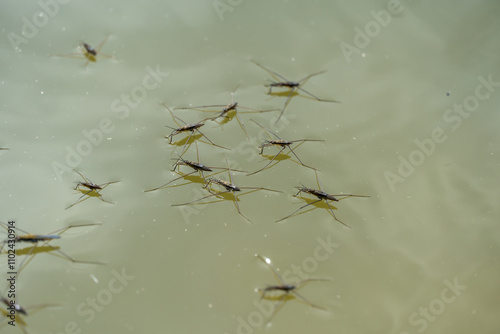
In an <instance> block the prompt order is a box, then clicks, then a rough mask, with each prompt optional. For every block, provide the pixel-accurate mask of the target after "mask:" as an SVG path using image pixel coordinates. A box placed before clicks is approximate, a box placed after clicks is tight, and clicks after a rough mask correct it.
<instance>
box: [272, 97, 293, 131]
mask: <svg viewBox="0 0 500 334" xmlns="http://www.w3.org/2000/svg"><path fill="white" fill-rule="evenodd" d="M294 91H295V88H291V89H290V94H288V97H287V98H286V101H285V104H284V105H283V109H281V113H280V115H279V116H278V119H277V120H276V122H274V124H278V122H279V120H280V119H281V116H283V113H284V112H285V108H286V107H287V106H288V104H289V103H290V101H291V100H292V95H293V92H294Z"/></svg>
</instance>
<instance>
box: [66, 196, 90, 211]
mask: <svg viewBox="0 0 500 334" xmlns="http://www.w3.org/2000/svg"><path fill="white" fill-rule="evenodd" d="M80 198H81V197H80ZM89 198H90V196H87V197H85V198H84V199H80V200H78V201H76V202H75V203H73V204H71V205H70V206H68V207H67V208H66V209H65V210H68V209H69V208H71V207H73V206H75V205H77V204H78V203H81V202H83V201H86V200H88V199H89Z"/></svg>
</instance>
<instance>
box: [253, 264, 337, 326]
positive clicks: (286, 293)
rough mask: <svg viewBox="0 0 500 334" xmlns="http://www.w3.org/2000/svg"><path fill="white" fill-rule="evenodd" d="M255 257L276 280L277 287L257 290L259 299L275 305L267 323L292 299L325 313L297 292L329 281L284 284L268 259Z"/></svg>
mask: <svg viewBox="0 0 500 334" xmlns="http://www.w3.org/2000/svg"><path fill="white" fill-rule="evenodd" d="M255 256H256V257H258V258H259V259H260V260H262V262H264V263H265V264H266V265H267V266H268V267H269V269H270V270H271V272H272V273H273V275H274V278H275V279H276V281H278V284H277V285H269V286H267V287H265V288H263V289H258V291H259V292H260V294H261V298H263V299H267V300H270V301H274V302H276V303H277V304H276V306H275V307H274V310H273V313H272V314H271V315H270V316H269V319H268V320H267V322H268V323H269V322H270V321H271V320H272V318H273V317H274V316H275V315H276V313H278V311H279V310H280V309H281V308H282V307H283V306H284V305H285V303H286V302H287V301H288V300H290V299H294V298H297V299H299V300H300V301H301V302H303V303H305V304H307V305H309V306H311V307H314V308H317V309H320V310H323V311H326V309H325V308H324V307H321V306H318V305H315V304H313V303H311V302H310V301H309V300H307V299H306V298H305V297H304V296H302V295H301V294H299V293H298V290H299V289H301V288H303V287H304V286H305V285H306V284H307V283H309V282H313V281H330V279H328V278H307V279H304V280H302V281H300V282H298V283H297V284H288V283H285V281H284V280H283V278H281V276H280V275H279V274H278V272H277V271H276V269H274V267H273V266H272V265H271V260H270V259H268V258H264V257H263V256H261V255H258V254H255Z"/></svg>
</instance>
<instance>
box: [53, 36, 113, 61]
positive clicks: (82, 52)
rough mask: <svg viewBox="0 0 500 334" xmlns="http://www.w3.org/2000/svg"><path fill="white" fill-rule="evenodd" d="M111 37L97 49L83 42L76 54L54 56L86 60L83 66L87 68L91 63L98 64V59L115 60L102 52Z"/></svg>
mask: <svg viewBox="0 0 500 334" xmlns="http://www.w3.org/2000/svg"><path fill="white" fill-rule="evenodd" d="M109 37H111V35H108V36H107V37H106V38H105V39H104V40H103V41H102V42H101V43H99V45H98V46H97V47H95V48H94V47H92V46H91V45H90V44H88V43H85V42H82V43H81V44H80V45H79V46H78V49H77V51H76V52H74V53H70V54H66V55H54V56H53V57H65V58H73V59H84V60H85V64H84V65H83V66H84V67H86V66H87V65H88V64H89V63H90V62H92V63H95V62H97V57H98V56H99V57H103V58H114V57H113V56H111V55H108V54H105V53H102V52H101V49H102V47H103V46H104V44H105V43H106V42H107V41H108V39H109Z"/></svg>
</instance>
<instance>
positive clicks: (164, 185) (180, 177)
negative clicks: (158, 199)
mask: <svg viewBox="0 0 500 334" xmlns="http://www.w3.org/2000/svg"><path fill="white" fill-rule="evenodd" d="M196 172H197V171H196V170H195V171H192V172H190V173H187V174H184V175H182V176H179V177H177V178H175V179H173V180H171V181H169V182H167V183H165V184H163V185H161V186H159V187H156V188H153V189H149V190H144V192H145V193H148V192H150V191H155V190H159V189H162V188H164V187H166V186H167V185H169V184H170V183H172V182H174V181H177V180H179V179H182V178H184V177H186V176H188V175H191V174H194V173H196Z"/></svg>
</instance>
